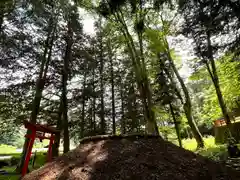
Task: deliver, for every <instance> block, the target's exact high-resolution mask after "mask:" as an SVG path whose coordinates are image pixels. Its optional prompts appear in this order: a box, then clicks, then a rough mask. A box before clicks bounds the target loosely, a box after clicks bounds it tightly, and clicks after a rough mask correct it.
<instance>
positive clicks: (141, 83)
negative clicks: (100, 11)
mask: <svg viewBox="0 0 240 180" xmlns="http://www.w3.org/2000/svg"><path fill="white" fill-rule="evenodd" d="M114 16H115V18H116V20H117V21H119V22H120V23H121V25H122V28H121V30H122V33H123V35H124V37H125V39H126V43H127V46H128V48H129V54H130V56H131V59H132V63H133V68H134V72H135V77H136V81H137V85H138V89H139V91H140V96H141V100H142V102H143V105H144V117H145V119H146V131H147V133H149V134H157V135H159V131H158V127H157V123H156V119H155V114H154V111H153V104H152V93H151V88H150V84H149V80H148V76H147V72H146V64H145V62H144V57H143V54H142V45H143V44H142V42H141V37H140V39H139V45H140V53H141V54H140V57H139V53H138V52H137V49H136V47H135V43H134V41H133V38H132V36H131V34H130V33H129V31H128V26H127V25H126V23H125V20H124V18H123V13H122V12H121V10H120V11H119V12H117V13H116V14H114Z"/></svg>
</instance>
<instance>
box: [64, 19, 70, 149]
mask: <svg viewBox="0 0 240 180" xmlns="http://www.w3.org/2000/svg"><path fill="white" fill-rule="evenodd" d="M71 26H72V24H71V22H70V20H69V21H68V24H67V28H68V30H67V37H66V44H67V46H66V51H65V57H64V62H63V74H62V85H63V87H62V103H63V152H64V153H66V152H68V151H69V150H70V140H69V129H68V100H67V81H68V75H69V62H70V60H71V59H72V45H73V30H72V27H71Z"/></svg>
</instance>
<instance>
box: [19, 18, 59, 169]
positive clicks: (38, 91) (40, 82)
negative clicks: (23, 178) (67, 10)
mask: <svg viewBox="0 0 240 180" xmlns="http://www.w3.org/2000/svg"><path fill="white" fill-rule="evenodd" d="M55 31H56V24H55V25H54V27H53V25H52V18H51V19H50V20H49V28H48V35H47V38H46V40H45V47H44V53H43V59H42V62H41V66H40V71H39V75H38V79H37V81H36V88H35V95H34V99H33V102H32V112H31V115H30V122H31V123H34V124H35V123H36V121H37V116H38V113H39V108H40V102H41V99H42V92H43V89H44V86H45V81H46V76H47V72H48V65H49V63H50V61H51V56H52V46H53V42H54V39H55V37H54V36H55ZM27 134H31V131H30V130H28V131H27ZM28 141H29V139H28V138H25V142H24V145H23V151H22V155H21V160H20V163H19V166H18V167H17V171H21V170H22V168H23V165H24V161H25V157H26V151H27V145H28Z"/></svg>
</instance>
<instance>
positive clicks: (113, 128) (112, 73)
mask: <svg viewBox="0 0 240 180" xmlns="http://www.w3.org/2000/svg"><path fill="white" fill-rule="evenodd" d="M108 56H109V60H110V71H111V93H112V133H113V134H116V123H115V117H116V113H115V90H114V78H115V77H114V70H113V53H112V49H111V43H110V40H109V41H108Z"/></svg>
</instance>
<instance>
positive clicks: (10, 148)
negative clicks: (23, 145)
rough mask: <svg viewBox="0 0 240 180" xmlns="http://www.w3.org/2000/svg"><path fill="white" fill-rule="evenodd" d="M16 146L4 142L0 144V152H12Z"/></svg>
mask: <svg viewBox="0 0 240 180" xmlns="http://www.w3.org/2000/svg"><path fill="white" fill-rule="evenodd" d="M16 149H17V148H16V147H14V146H9V145H5V144H0V154H6V155H7V154H12V153H15V152H16Z"/></svg>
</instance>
